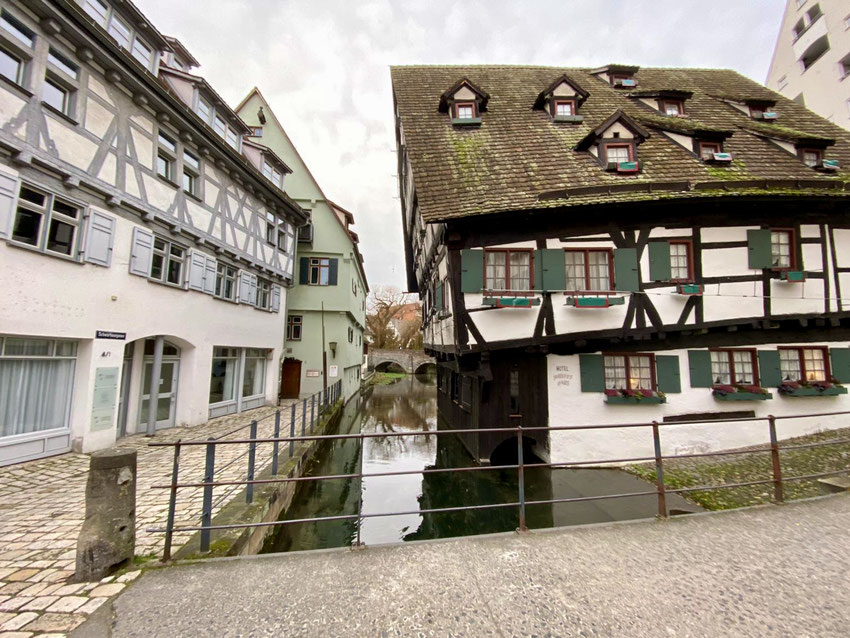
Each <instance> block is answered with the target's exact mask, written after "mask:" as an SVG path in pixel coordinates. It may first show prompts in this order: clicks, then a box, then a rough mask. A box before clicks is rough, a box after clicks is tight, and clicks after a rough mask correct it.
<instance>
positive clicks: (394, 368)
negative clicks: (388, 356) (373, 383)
mask: <svg viewBox="0 0 850 638" xmlns="http://www.w3.org/2000/svg"><path fill="white" fill-rule="evenodd" d="M375 372H395V373H401V374H405V373H406V372H407V370H405V369H404V368H402V367H401V366H400V365H399V364H397V363H396V362H395V361H382V362H381V363H379V364H378V365H376V366H375Z"/></svg>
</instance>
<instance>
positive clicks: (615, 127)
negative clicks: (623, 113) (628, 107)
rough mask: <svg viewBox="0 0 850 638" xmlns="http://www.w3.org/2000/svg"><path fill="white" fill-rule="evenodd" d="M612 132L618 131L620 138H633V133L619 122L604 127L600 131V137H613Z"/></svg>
mask: <svg viewBox="0 0 850 638" xmlns="http://www.w3.org/2000/svg"><path fill="white" fill-rule="evenodd" d="M614 133H619V134H620V139H626V140H630V139H633V138H634V134H633V133H632V132H631V131H630V130H629V129H627V128H626V127H625V126H624V125H623V124H622V123H620V122H614V123H613V124H612V125H611V126H609V127H608V128H607V129H605V131H604V132H603V133H602V137H603V138H604V139H610V138H613V137H614Z"/></svg>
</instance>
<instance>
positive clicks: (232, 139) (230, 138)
mask: <svg viewBox="0 0 850 638" xmlns="http://www.w3.org/2000/svg"><path fill="white" fill-rule="evenodd" d="M224 139H225V141H226V142H227V143H228V144H229V145H230V146H232V147H233V148H235V149H238V148H239V136H238V135H237V134H236V131H234V130H233V129H232V128H229V129H227V133H226V134H225V136H224Z"/></svg>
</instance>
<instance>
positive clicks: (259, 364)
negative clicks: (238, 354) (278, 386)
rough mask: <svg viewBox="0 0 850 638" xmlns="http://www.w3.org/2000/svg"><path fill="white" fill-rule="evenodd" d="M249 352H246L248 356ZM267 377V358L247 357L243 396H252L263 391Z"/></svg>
mask: <svg viewBox="0 0 850 638" xmlns="http://www.w3.org/2000/svg"><path fill="white" fill-rule="evenodd" d="M247 354H248V353H246V356H247ZM265 377H266V359H265V357H263V358H259V357H258V358H246V359H245V376H244V378H243V381H242V396H243V397H252V396H256V395H258V394H262V393H263V389H264V388H263V386H264V381H265Z"/></svg>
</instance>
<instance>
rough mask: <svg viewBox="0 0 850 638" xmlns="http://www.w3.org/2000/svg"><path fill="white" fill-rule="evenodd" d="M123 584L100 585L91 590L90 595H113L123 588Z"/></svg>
mask: <svg viewBox="0 0 850 638" xmlns="http://www.w3.org/2000/svg"><path fill="white" fill-rule="evenodd" d="M124 587H125V585H124V584H123V583H111V584H108V585H101V586H100V587H97V588H95V589H93V590H92V591H91V594H90V595H91V597H92V598H96V597H98V596H106V597H109V596H114V595H115V594H117V593H119V592H120V591H121V590H122V589H124Z"/></svg>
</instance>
